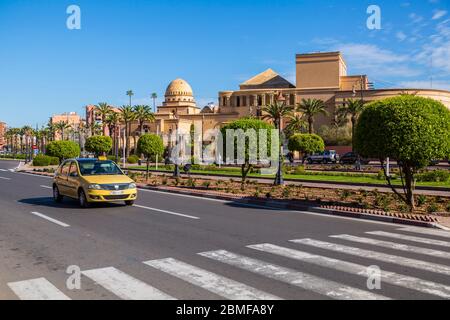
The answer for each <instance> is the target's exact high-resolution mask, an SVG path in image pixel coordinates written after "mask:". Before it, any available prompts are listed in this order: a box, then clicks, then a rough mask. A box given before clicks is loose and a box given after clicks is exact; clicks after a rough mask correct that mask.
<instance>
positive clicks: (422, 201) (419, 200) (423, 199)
mask: <svg viewBox="0 0 450 320" xmlns="http://www.w3.org/2000/svg"><path fill="white" fill-rule="evenodd" d="M425 203H427V197H426V196H425V195H423V194H420V195H419V196H418V197H417V205H418V206H419V207H420V206H423V205H424V204H425Z"/></svg>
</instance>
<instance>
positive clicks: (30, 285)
mask: <svg viewBox="0 0 450 320" xmlns="http://www.w3.org/2000/svg"><path fill="white" fill-rule="evenodd" d="M8 287H10V288H11V290H12V291H14V293H15V294H16V295H17V296H18V297H19V299H21V300H70V298H69V297H68V296H66V295H65V294H64V293H62V292H61V291H59V290H58V288H56V287H55V286H54V285H53V284H51V283H50V282H49V281H48V280H47V279H45V278H38V279H32V280H26V281H19V282H10V283H8Z"/></svg>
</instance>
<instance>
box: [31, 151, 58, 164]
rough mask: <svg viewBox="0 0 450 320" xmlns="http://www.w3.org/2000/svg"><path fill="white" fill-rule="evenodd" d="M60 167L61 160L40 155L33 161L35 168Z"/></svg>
mask: <svg viewBox="0 0 450 320" xmlns="http://www.w3.org/2000/svg"><path fill="white" fill-rule="evenodd" d="M57 165H59V158H56V157H50V156H46V155H44V154H39V155H37V156H36V157H35V158H34V159H33V166H35V167H46V166H57Z"/></svg>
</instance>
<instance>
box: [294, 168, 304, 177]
mask: <svg viewBox="0 0 450 320" xmlns="http://www.w3.org/2000/svg"><path fill="white" fill-rule="evenodd" d="M305 173H306V170H305V166H297V167H296V168H295V170H294V174H298V175H303V174H305Z"/></svg>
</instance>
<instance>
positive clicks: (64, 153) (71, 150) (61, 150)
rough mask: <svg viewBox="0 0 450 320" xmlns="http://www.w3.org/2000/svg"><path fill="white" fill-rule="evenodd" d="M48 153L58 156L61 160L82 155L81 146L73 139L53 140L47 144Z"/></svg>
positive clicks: (51, 155)
mask: <svg viewBox="0 0 450 320" xmlns="http://www.w3.org/2000/svg"><path fill="white" fill-rule="evenodd" d="M47 155H48V156H50V157H56V158H58V159H59V161H60V162H61V161H62V160H65V159H70V158H76V157H78V156H79V155H80V146H79V145H78V143H76V142H73V141H52V142H50V143H49V144H48V145H47Z"/></svg>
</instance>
